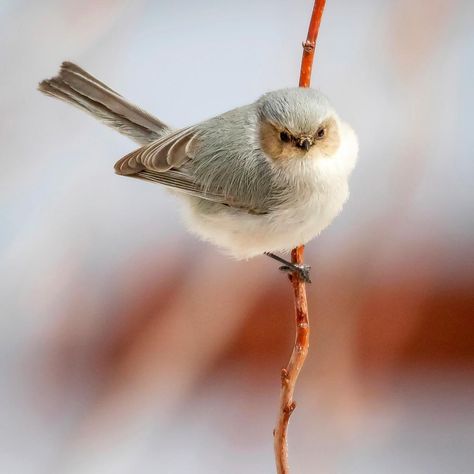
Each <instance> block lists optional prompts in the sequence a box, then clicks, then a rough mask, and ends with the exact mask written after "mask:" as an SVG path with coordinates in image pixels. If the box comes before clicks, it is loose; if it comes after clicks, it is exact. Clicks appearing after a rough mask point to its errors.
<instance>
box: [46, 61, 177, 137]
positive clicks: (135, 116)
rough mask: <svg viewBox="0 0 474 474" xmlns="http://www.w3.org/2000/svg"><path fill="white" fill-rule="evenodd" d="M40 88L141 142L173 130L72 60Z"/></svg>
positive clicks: (64, 64)
mask: <svg viewBox="0 0 474 474" xmlns="http://www.w3.org/2000/svg"><path fill="white" fill-rule="evenodd" d="M38 89H39V90H40V91H41V92H43V93H45V94H47V95H50V96H52V97H56V98H57V99H61V100H63V101H65V102H68V103H70V104H73V105H75V106H76V107H79V108H80V109H82V110H85V111H86V112H88V113H90V114H91V115H93V116H94V117H95V118H96V119H98V120H100V121H102V122H104V123H105V124H106V125H108V126H109V127H112V128H114V129H115V130H117V131H118V132H120V133H123V134H124V135H127V136H128V137H130V138H131V139H132V140H134V141H135V142H137V143H139V144H141V145H144V144H147V143H150V142H152V141H153V140H156V139H158V138H160V137H161V136H162V135H163V134H165V133H167V132H168V131H169V130H170V129H169V128H168V126H167V125H165V124H164V123H163V122H161V121H160V120H158V119H157V118H155V117H153V116H152V115H150V114H148V113H146V112H144V111H143V110H141V109H140V108H138V107H137V106H135V105H133V104H131V103H130V102H128V101H126V100H125V99H124V98H123V97H122V96H121V95H119V94H117V92H115V91H113V90H112V89H110V88H109V87H107V86H106V85H105V84H103V83H102V82H100V81H98V80H97V79H96V78H95V77H93V76H91V75H90V74H88V73H87V72H86V71H84V70H83V69H81V68H80V67H79V66H76V65H75V64H72V63H70V62H64V63H63V64H62V65H61V69H60V71H59V74H58V75H57V76H56V77H53V78H52V79H46V80H44V81H42V82H41V83H40V84H39V86H38Z"/></svg>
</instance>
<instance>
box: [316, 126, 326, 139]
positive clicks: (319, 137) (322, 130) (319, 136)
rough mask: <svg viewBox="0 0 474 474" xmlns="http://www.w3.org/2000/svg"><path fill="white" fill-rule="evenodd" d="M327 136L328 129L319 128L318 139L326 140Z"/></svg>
mask: <svg viewBox="0 0 474 474" xmlns="http://www.w3.org/2000/svg"><path fill="white" fill-rule="evenodd" d="M325 136H326V129H325V128H324V127H320V128H318V131H317V132H316V137H317V138H318V139H319V140H320V139H321V138H324V137H325Z"/></svg>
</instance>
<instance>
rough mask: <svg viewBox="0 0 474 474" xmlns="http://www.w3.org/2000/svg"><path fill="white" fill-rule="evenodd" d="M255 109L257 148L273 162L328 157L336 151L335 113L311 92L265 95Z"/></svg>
mask: <svg viewBox="0 0 474 474" xmlns="http://www.w3.org/2000/svg"><path fill="white" fill-rule="evenodd" d="M257 108H258V115H259V134H260V145H261V147H262V150H263V151H264V152H265V154H266V155H267V156H269V157H270V158H271V159H273V160H275V161H278V160H290V159H295V158H317V157H321V156H327V157H330V156H332V155H333V154H334V153H335V152H336V151H337V149H338V148H339V144H340V133H339V126H338V123H339V119H338V117H337V114H336V113H335V111H334V109H333V108H332V106H331V104H330V103H329V101H328V99H327V98H326V97H325V96H324V95H322V94H321V93H320V92H318V91H316V90H314V89H309V88H292V89H282V90H278V91H273V92H269V93H267V94H265V95H264V96H262V97H261V98H260V99H259V101H258V103H257Z"/></svg>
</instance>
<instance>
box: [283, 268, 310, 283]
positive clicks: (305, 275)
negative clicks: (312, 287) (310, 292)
mask: <svg viewBox="0 0 474 474" xmlns="http://www.w3.org/2000/svg"><path fill="white" fill-rule="evenodd" d="M279 270H281V271H282V272H285V273H290V274H291V273H294V272H297V273H298V275H299V277H300V278H301V279H302V280H303V281H304V282H306V283H311V278H310V274H309V271H310V270H311V266H310V265H305V264H304V263H303V264H302V265H300V264H298V263H292V264H291V266H290V265H283V266H281V267H280V268H279Z"/></svg>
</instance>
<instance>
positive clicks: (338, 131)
mask: <svg viewBox="0 0 474 474" xmlns="http://www.w3.org/2000/svg"><path fill="white" fill-rule="evenodd" d="M39 89H40V90H41V91H42V92H44V93H46V94H48V95H51V96H54V97H56V98H59V99H61V100H63V101H66V102H69V103H71V104H73V105H75V106H77V107H79V108H81V109H83V110H85V111H87V112H88V113H90V114H92V115H93V116H95V117H96V118H98V119H99V120H101V121H102V122H104V123H106V124H107V125H109V126H111V127H112V128H114V129H116V130H118V131H119V132H120V133H123V134H125V135H127V136H129V137H130V138H132V139H133V140H134V141H135V142H137V143H139V144H140V145H143V146H142V147H140V148H139V149H137V150H135V151H133V152H131V153H129V154H128V155H126V156H125V157H123V158H122V159H121V160H119V161H118V162H117V163H116V165H115V171H116V173H117V174H120V175H125V176H130V177H134V178H139V179H144V180H147V181H152V182H156V183H160V184H162V185H164V186H166V187H168V188H171V189H172V190H174V191H175V192H177V193H178V194H180V195H181V196H182V197H183V198H185V199H184V200H185V202H186V203H187V220H188V222H189V224H190V228H191V229H192V230H193V231H194V232H195V233H197V234H198V235H199V236H201V237H202V238H204V239H206V240H211V241H213V242H214V243H216V244H217V245H220V246H221V247H224V248H226V249H228V250H229V251H230V252H231V253H232V254H233V255H235V256H237V257H241V258H245V257H249V256H253V255H256V254H258V253H262V252H263V251H266V250H268V251H276V250H287V249H289V248H291V247H293V246H295V245H297V244H302V243H305V242H306V241H307V240H309V239H310V238H312V237H314V236H315V235H317V234H318V233H319V232H320V231H321V229H323V228H324V227H326V226H327V225H328V224H329V223H330V222H331V221H332V219H333V218H334V217H335V216H336V215H337V214H338V213H339V212H340V210H341V208H342V205H343V203H344V201H345V200H346V199H347V196H348V188H347V179H348V177H349V174H350V172H351V171H352V168H353V166H354V164H355V161H356V156H357V150H358V146H357V139H356V137H355V134H354V132H353V131H352V129H351V128H350V127H349V126H348V125H347V124H345V123H344V122H342V121H340V119H339V118H338V116H337V114H336V113H335V111H334V109H333V108H332V106H331V105H330V103H329V101H328V100H327V98H326V97H325V96H323V95H322V94H321V93H319V92H317V91H315V90H312V89H302V88H292V89H283V90H279V91H273V92H269V93H267V94H265V95H263V96H262V97H261V98H260V99H258V100H257V101H256V102H254V103H252V104H250V105H247V106H243V107H239V108H236V109H234V110H231V111H229V112H226V113H224V114H222V115H219V116H217V117H214V118H211V119H209V120H206V121H203V122H201V123H199V124H196V125H193V126H190V127H186V128H183V129H179V130H172V129H170V128H169V127H168V126H167V125H165V124H164V123H163V122H161V121H160V120H158V119H157V118H155V117H153V116H151V115H149V114H147V113H146V112H144V111H142V110H141V109H139V108H138V107H136V106H134V105H132V104H130V103H129V102H128V101H126V100H125V99H124V98H123V97H122V96H120V95H119V94H117V93H116V92H115V91H113V90H112V89H110V88H109V87H108V86H106V85H105V84H103V83H102V82H100V81H98V80H97V79H95V78H94V77H93V76H91V75H90V74H88V73H87V72H85V71H84V70H82V69H81V68H79V67H78V66H76V65H74V64H72V63H68V62H65V63H63V64H62V66H61V70H60V73H59V75H58V76H56V77H54V78H53V79H50V80H46V81H43V82H42V83H41V84H40V86H39Z"/></svg>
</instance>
